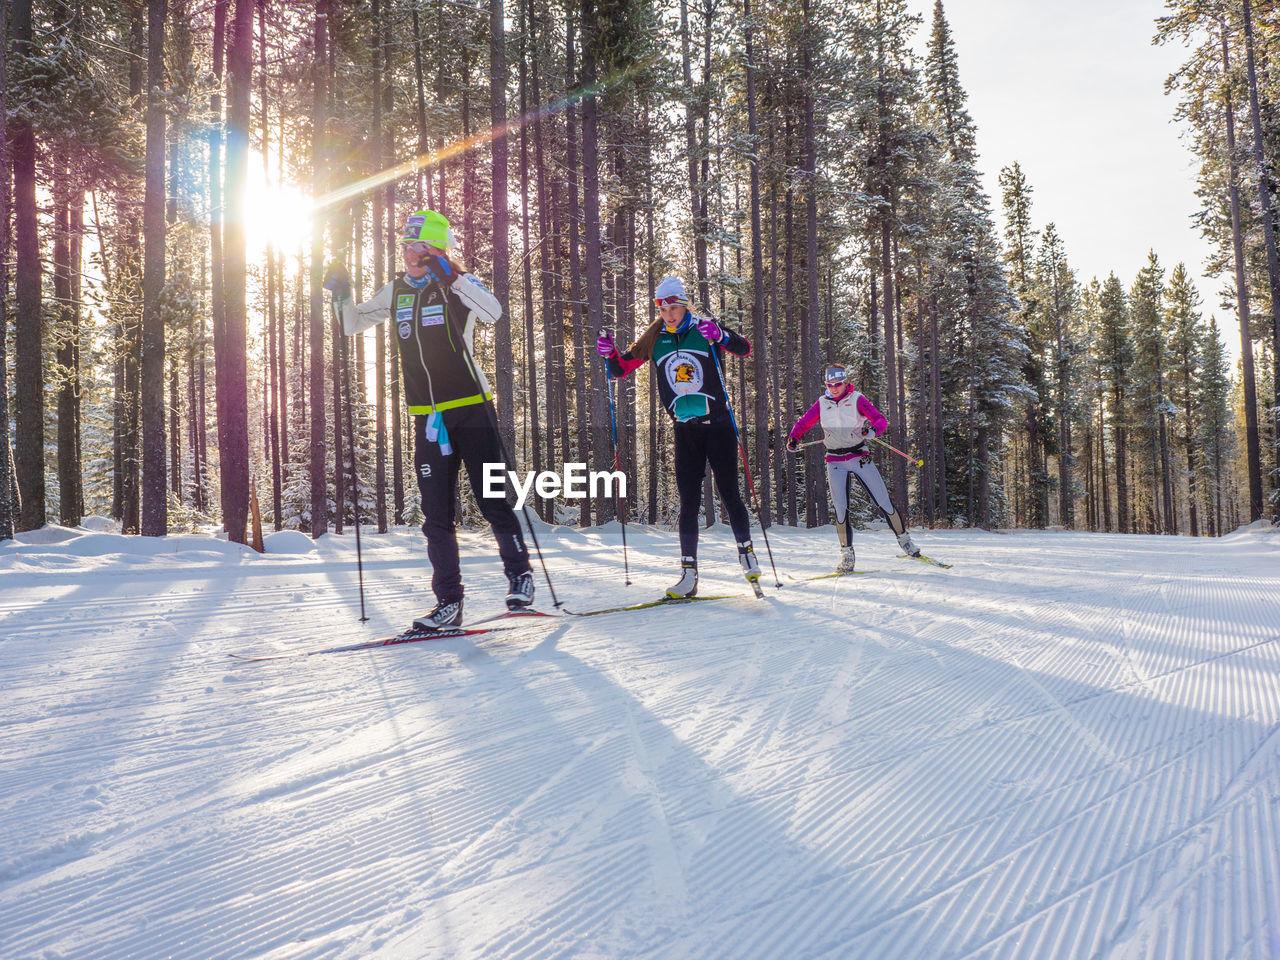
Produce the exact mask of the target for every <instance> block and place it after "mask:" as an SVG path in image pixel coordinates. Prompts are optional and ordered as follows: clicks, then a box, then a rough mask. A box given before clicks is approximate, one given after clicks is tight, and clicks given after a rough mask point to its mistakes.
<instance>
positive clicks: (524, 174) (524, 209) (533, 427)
mask: <svg viewBox="0 0 1280 960" xmlns="http://www.w3.org/2000/svg"><path fill="white" fill-rule="evenodd" d="M531 8H532V4H531V3H530V4H528V5H527V6H526V5H525V4H521V5H520V16H521V20H522V21H523V22H522V33H523V34H524V37H525V39H524V40H523V41H522V42H521V45H520V46H521V50H520V54H521V55H520V69H519V74H520V116H522V117H524V116H528V110H529V103H528V80H529V67H528V62H529V57H528V53H529V41H528V36H529V31H530V29H531V28H530V26H529V25H528V24H529V21H528V20H527V19H526V17H527V13H526V10H528V11H529V13H531V12H532V9H531ZM520 214H521V217H520V221H521V222H520V232H521V238H522V240H523V251H524V255H523V256H522V257H521V258H520V259H521V263H522V268H523V273H524V341H525V349H524V355H525V364H524V366H525V370H524V373H525V376H524V383H525V398H524V403H523V405H522V406H523V408H524V413H525V422H526V423H527V424H528V426H529V429H530V433H531V438H530V441H531V442H530V447H531V451H530V452H531V453H532V460H533V470H534V472H535V473H541V472H542V423H541V417H540V416H539V410H538V364H537V357H536V356H535V353H536V350H535V342H534V330H533V249H532V247H531V246H530V243H529V126H528V124H521V126H520ZM544 254H545V251H544ZM551 394H552V389H551V388H550V385H548V389H547V402H548V405H549V404H550V401H551ZM515 403H516V399H515V391H514V390H510V391H509V395H508V398H507V401H506V403H505V404H504V406H506V407H508V408H511V407H514V406H515ZM511 449H514V447H513V448H511ZM547 453H548V459H554V453H552V452H551V450H550V444H548V451H547ZM525 462H526V463H527V462H529V461H528V460H526V461H525ZM511 469H514V467H512V468H511ZM536 504H537V509H538V513H539V514H541V515H542V518H543V519H544V520H545V519H548V517H547V510H546V505H547V501H545V500H542V499H539V500H537V501H536ZM550 506H551V509H552V510H553V511H554V508H555V505H554V503H552V504H551V505H550Z"/></svg>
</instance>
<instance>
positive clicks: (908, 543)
mask: <svg viewBox="0 0 1280 960" xmlns="http://www.w3.org/2000/svg"><path fill="white" fill-rule="evenodd" d="M898 546H900V547H901V548H902V552H903V553H905V554H906V555H907V556H908V557H918V556H920V548H919V547H917V546H916V545H915V541H913V540H912V539H911V534H909V533H907V532H906V531H905V530H904V531H903V532H902V533H900V534H898Z"/></svg>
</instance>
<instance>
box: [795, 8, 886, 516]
mask: <svg viewBox="0 0 1280 960" xmlns="http://www.w3.org/2000/svg"><path fill="white" fill-rule="evenodd" d="M803 10H804V24H805V26H804V29H805V36H804V40H803V42H802V44H801V50H802V51H803V53H802V66H801V73H802V75H803V76H804V77H805V78H806V79H805V92H804V156H805V181H806V183H805V187H806V190H805V221H806V230H805V270H806V272H807V274H808V280H809V289H808V294H807V296H806V298H805V320H806V321H807V322H806V323H805V324H803V325H802V326H801V333H800V350H801V353H800V357H801V362H800V371H801V374H800V376H801V380H802V381H803V383H804V389H805V390H808V389H810V385H811V384H813V383H814V382H815V378H816V376H817V371H816V369H815V368H816V367H817V365H818V363H817V353H816V351H817V341H818V322H819V316H818V310H819V304H818V144H817V135H816V131H815V124H814V110H815V104H814V96H813V83H814V72H813V55H814V51H813V36H812V31H813V29H814V28H813V24H812V22H811V20H810V5H809V0H804V4H803ZM888 229H889V226H888V222H887V221H886V223H885V242H886V244H887V242H888ZM885 257H886V258H887V257H888V248H887V247H886V250H885ZM886 268H887V264H886ZM891 300H892V298H890V297H886V298H885V304H886V306H885V311H886V313H885V316H886V317H888V315H889V314H888V310H889V306H888V305H889V303H890V302H891ZM887 329H889V327H888V326H887V325H886V330H887ZM821 464H822V451H821V450H819V448H818V447H817V446H812V447H809V449H808V450H807V451H805V484H804V486H805V512H806V514H807V516H808V519H807V520H806V525H807V526H810V527H812V526H814V524H815V523H816V522H817V504H818V497H819V496H821V497H822V504H823V507H824V508H825V506H826V502H827V499H826V490H825V488H822V489H820V488H819V486H818V483H819V481H820V480H821V479H822V467H821Z"/></svg>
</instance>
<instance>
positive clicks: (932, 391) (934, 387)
mask: <svg viewBox="0 0 1280 960" xmlns="http://www.w3.org/2000/svg"><path fill="white" fill-rule="evenodd" d="M929 405H930V407H931V408H932V410H933V457H934V463H933V476H934V493H933V496H934V502H935V504H936V506H935V512H936V514H937V517H938V520H939V521H941V522H942V523H944V524H946V525H947V526H950V525H951V511H950V504H948V502H947V450H946V446H945V445H944V443H943V432H942V356H941V348H940V346H939V340H938V298H937V296H936V295H934V296H931V297H930V298H929Z"/></svg>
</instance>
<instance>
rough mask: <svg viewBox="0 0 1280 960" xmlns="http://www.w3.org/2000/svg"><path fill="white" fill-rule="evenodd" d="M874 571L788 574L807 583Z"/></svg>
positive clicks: (862, 575)
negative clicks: (803, 574) (804, 574)
mask: <svg viewBox="0 0 1280 960" xmlns="http://www.w3.org/2000/svg"><path fill="white" fill-rule="evenodd" d="M874 572H875V571H874V570H837V571H836V572H835V573H817V574H814V575H813V576H812V577H796V576H792V575H791V574H789V573H788V574H787V576H788V577H790V578H791V579H792V580H796V581H798V582H801V583H805V582H807V581H810V580H831V579H834V578H835V577H865V576H867V575H868V574H871V573H874Z"/></svg>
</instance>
